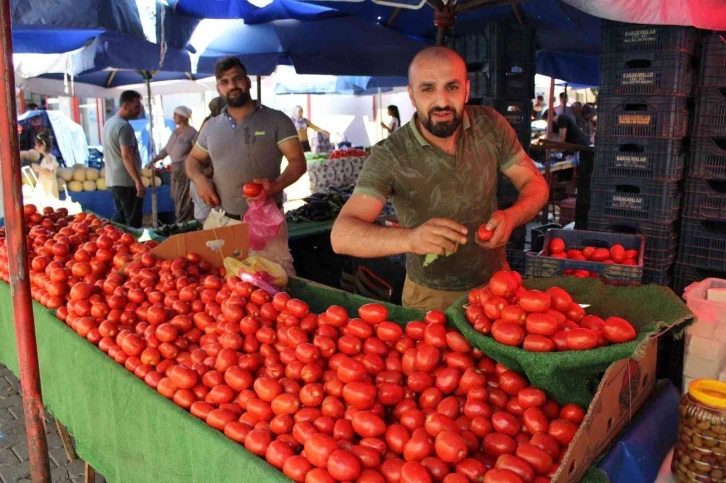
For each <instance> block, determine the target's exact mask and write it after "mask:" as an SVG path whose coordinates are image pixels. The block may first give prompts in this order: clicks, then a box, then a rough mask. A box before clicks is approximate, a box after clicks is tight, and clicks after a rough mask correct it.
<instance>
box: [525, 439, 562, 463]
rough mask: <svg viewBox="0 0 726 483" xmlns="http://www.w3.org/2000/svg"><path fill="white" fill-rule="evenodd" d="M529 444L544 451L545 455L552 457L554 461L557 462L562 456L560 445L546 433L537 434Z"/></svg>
mask: <svg viewBox="0 0 726 483" xmlns="http://www.w3.org/2000/svg"><path fill="white" fill-rule="evenodd" d="M529 444H531V445H533V446H536V447H538V448H539V449H541V450H543V451H544V452H545V453H547V454H548V455H550V457H551V458H552V460H553V461H557V458H559V456H560V452H561V450H560V445H559V443H558V442H557V440H556V439H555V438H553V437H552V436H550V435H549V434H547V433H546V432H543V433H535V434H534V435H533V436H532V438H531V439H530V440H529Z"/></svg>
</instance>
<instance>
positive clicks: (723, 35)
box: [698, 32, 726, 87]
mask: <svg viewBox="0 0 726 483" xmlns="http://www.w3.org/2000/svg"><path fill="white" fill-rule="evenodd" d="M698 84H699V85H700V86H702V87H726V32H712V33H711V35H709V36H707V37H706V38H705V39H704V41H703V56H702V58H701V77H700V80H699V82H698Z"/></svg>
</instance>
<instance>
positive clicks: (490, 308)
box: [482, 295, 509, 320]
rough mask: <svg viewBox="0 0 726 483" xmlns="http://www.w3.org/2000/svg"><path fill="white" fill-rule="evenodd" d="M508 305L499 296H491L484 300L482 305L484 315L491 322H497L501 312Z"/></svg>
mask: <svg viewBox="0 0 726 483" xmlns="http://www.w3.org/2000/svg"><path fill="white" fill-rule="evenodd" d="M507 305H509V304H508V303H507V301H506V300H505V299H504V298H502V297H499V296H496V295H493V296H491V297H489V298H488V299H486V300H485V301H484V303H483V304H482V308H483V309H484V315H486V316H487V317H489V318H490V319H492V320H497V319H499V318H501V316H502V310H504V308H505V307H506V306H507Z"/></svg>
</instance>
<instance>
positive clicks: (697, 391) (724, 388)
mask: <svg viewBox="0 0 726 483" xmlns="http://www.w3.org/2000/svg"><path fill="white" fill-rule="evenodd" d="M688 394H690V395H691V396H692V397H693V398H694V399H696V400H697V401H699V402H702V403H703V404H706V405H708V406H711V407H714V408H721V409H726V382H721V381H715V380H713V379H696V380H694V381H691V383H690V384H689V385H688Z"/></svg>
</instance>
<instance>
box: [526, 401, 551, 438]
mask: <svg viewBox="0 0 726 483" xmlns="http://www.w3.org/2000/svg"><path fill="white" fill-rule="evenodd" d="M522 421H523V422H524V427H525V428H527V431H529V432H530V433H531V434H536V433H546V432H547V430H548V429H549V426H550V424H549V421H548V420H547V416H545V415H544V413H543V412H542V410H541V409H540V408H536V407H531V408H528V409H526V410H525V411H524V414H522Z"/></svg>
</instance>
